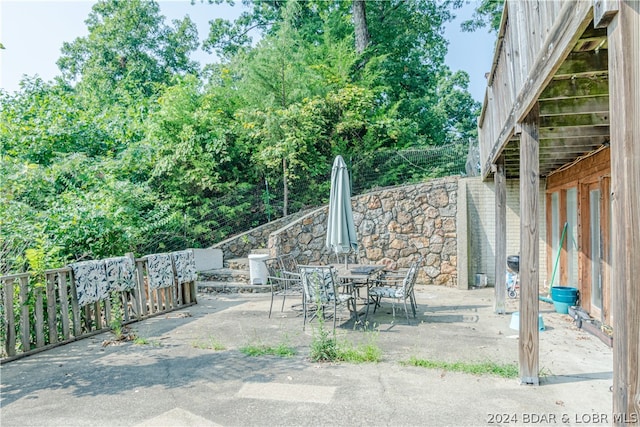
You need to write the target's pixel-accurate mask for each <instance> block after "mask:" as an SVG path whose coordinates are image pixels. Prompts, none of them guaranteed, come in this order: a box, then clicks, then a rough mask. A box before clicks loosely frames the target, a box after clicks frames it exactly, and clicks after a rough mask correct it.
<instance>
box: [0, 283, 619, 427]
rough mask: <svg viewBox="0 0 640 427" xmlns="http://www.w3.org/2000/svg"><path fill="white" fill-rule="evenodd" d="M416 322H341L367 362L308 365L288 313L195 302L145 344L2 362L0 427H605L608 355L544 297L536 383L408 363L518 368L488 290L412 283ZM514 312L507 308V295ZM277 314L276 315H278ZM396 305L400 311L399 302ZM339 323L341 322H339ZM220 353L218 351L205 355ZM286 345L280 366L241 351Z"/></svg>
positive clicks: (304, 338)
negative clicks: (375, 353) (363, 347)
mask: <svg viewBox="0 0 640 427" xmlns="http://www.w3.org/2000/svg"><path fill="white" fill-rule="evenodd" d="M416 294H417V300H418V318H417V319H412V321H411V324H410V325H407V324H406V321H405V318H404V312H403V310H402V308H401V307H400V309H399V311H397V313H396V319H395V321H394V319H393V317H392V316H391V314H390V313H391V306H390V305H389V304H385V305H383V307H382V309H381V310H380V309H379V310H378V312H377V313H376V315H375V316H370V319H369V321H370V323H371V325H372V326H373V332H366V333H363V332H362V331H360V330H354V328H353V323H352V322H351V321H347V322H344V323H342V324H341V326H340V327H339V328H338V336H339V339H340V340H348V341H350V342H353V343H357V342H364V341H367V340H368V341H372V340H373V342H375V343H376V344H377V345H378V346H379V347H380V349H381V350H382V355H383V361H382V362H380V363H377V364H372V363H365V364H351V363H335V364H334V363H313V362H311V361H309V360H308V358H307V356H308V353H309V345H310V343H311V341H312V337H313V333H314V330H317V323H316V322H315V321H314V322H313V323H312V324H311V325H312V326H311V327H307V329H306V331H305V332H303V331H302V318H301V317H299V316H298V315H297V313H295V312H293V311H288V310H285V311H284V312H283V313H280V312H279V311H278V310H277V309H275V308H274V316H273V317H272V318H271V319H268V318H267V312H268V308H269V294H217V295H215V294H200V295H198V298H199V304H197V305H195V306H191V307H188V308H186V309H183V310H179V311H175V312H172V313H169V314H165V315H162V316H158V317H155V318H150V319H147V320H144V321H142V322H140V323H134V324H132V325H131V327H132V329H134V330H135V332H136V335H137V336H138V337H139V338H141V339H144V341H146V344H143V345H140V344H134V343H133V342H125V343H117V344H110V345H106V346H103V343H104V342H105V341H108V340H110V339H111V338H112V335H111V334H110V333H104V334H100V335H96V336H94V337H91V338H87V339H84V340H80V341H77V342H73V343H71V344H68V345H65V346H61V347H58V348H55V349H52V350H49V351H45V352H42V353H39V354H36V355H33V356H30V357H26V358H23V359H20V360H16V361H13V362H10V363H5V364H3V365H2V367H1V404H2V411H1V415H0V423H1V424H2V426H5V427H7V426H29V425H33V426H58V425H60V426H62V425H64V426H86V425H93V426H103V425H104V426H212V425H221V426H247V425H261V426H264V425H296V426H297V425H427V426H441V425H456V426H459V425H496V424H507V423H508V424H516V425H523V424H532V423H542V424H546V425H556V424H557V425H559V424H566V425H579V424H582V425H584V424H589V425H593V424H601V425H609V424H611V422H612V421H613V419H612V417H613V414H611V407H612V393H611V392H610V386H611V385H612V351H611V349H610V348H609V347H607V346H606V345H604V344H603V343H602V342H601V341H600V340H599V339H598V338H596V337H594V336H592V335H590V334H589V333H587V332H585V331H583V330H581V329H578V328H576V326H575V325H574V323H573V321H572V319H571V318H570V317H569V316H568V315H562V314H558V313H556V312H555V311H554V310H553V307H552V306H551V305H549V304H546V303H543V302H541V303H540V304H541V306H540V312H541V313H542V315H543V320H544V324H545V327H546V330H545V331H542V332H540V361H541V363H540V366H541V376H540V380H541V384H540V386H537V387H534V386H523V385H519V384H518V381H517V380H516V379H504V378H500V377H494V376H488V375H482V376H477V375H471V374H464V373H457V372H445V371H442V370H439V369H425V368H418V367H411V366H405V365H403V364H401V363H400V362H402V361H405V360H407V359H409V358H410V357H412V356H414V357H416V358H420V359H430V360H439V361H448V362H455V361H459V362H483V361H492V362H499V363H514V364H516V365H517V361H518V337H517V336H518V332H517V331H515V330H513V329H510V328H509V324H510V320H511V316H510V315H502V316H500V315H496V314H494V313H493V289H492V288H483V289H474V290H468V291H466V290H458V289H454V288H446V287H436V286H417V287H416ZM509 304H510V307H509V308H510V311H509V312H511V311H516V310H517V300H510V301H509ZM278 308H279V307H278ZM396 308H397V309H398V307H396ZM344 320H346V319H344ZM214 344H215V345H217V346H221V347H224V349H223V350H214V349H211V348H208V347H214ZM260 344H264V345H269V346H277V345H278V344H286V345H289V346H293V347H295V348H296V349H297V350H298V354H297V355H296V356H294V357H290V358H279V357H275V356H261V357H250V356H246V355H245V354H243V353H241V352H240V351H239V349H240V348H241V347H243V346H246V345H260Z"/></svg>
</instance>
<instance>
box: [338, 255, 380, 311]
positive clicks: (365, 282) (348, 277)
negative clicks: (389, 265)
mask: <svg viewBox="0 0 640 427" xmlns="http://www.w3.org/2000/svg"><path fill="white" fill-rule="evenodd" d="M331 266H332V267H333V268H334V269H335V270H336V273H337V274H338V280H339V282H340V285H341V286H347V287H349V289H350V291H351V292H352V293H353V297H354V304H355V305H356V306H355V309H356V312H357V309H358V308H357V303H358V301H362V304H363V305H366V307H367V309H366V311H365V315H364V320H365V322H366V320H367V317H368V315H369V303H370V302H371V299H370V297H369V289H370V288H371V287H372V286H373V285H374V284H375V279H376V278H377V277H378V275H379V274H380V273H381V272H382V270H384V268H385V266H384V265H368V264H349V265H348V266H346V265H345V264H331ZM361 289H364V290H366V296H364V297H362V296H361V295H360V292H361Z"/></svg>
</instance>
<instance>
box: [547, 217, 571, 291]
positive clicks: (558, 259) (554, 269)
mask: <svg viewBox="0 0 640 427" xmlns="http://www.w3.org/2000/svg"><path fill="white" fill-rule="evenodd" d="M567 227H569V223H568V222H565V223H564V227H562V236H560V245H559V246H558V256H556V262H555V265H554V266H553V274H552V275H551V283H550V285H551V286H553V279H555V277H556V271H557V270H558V262H559V261H560V252H562V244H563V243H564V236H565V234H566V233H567ZM551 286H550V287H549V289H551Z"/></svg>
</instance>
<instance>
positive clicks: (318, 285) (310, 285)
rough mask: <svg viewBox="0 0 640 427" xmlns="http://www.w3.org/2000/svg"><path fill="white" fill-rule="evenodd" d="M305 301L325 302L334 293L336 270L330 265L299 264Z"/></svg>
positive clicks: (336, 281)
mask: <svg viewBox="0 0 640 427" xmlns="http://www.w3.org/2000/svg"><path fill="white" fill-rule="evenodd" d="M299 269H300V278H301V280H302V288H303V291H304V298H305V301H307V302H308V303H311V304H326V303H327V302H329V301H332V300H333V299H334V298H335V295H336V293H337V292H336V284H337V283H338V280H337V277H336V271H335V269H334V268H333V267H330V266H315V265H314V266H311V265H309V266H299Z"/></svg>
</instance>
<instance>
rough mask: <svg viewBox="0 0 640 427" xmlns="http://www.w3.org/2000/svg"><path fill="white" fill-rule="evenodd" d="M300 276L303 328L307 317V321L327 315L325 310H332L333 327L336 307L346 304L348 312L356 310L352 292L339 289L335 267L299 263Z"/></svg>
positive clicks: (356, 313) (334, 325)
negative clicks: (302, 293)
mask: <svg viewBox="0 0 640 427" xmlns="http://www.w3.org/2000/svg"><path fill="white" fill-rule="evenodd" d="M298 267H299V269H300V276H301V279H302V280H301V281H302V288H303V292H304V295H303V298H302V301H303V310H302V311H303V315H304V319H303V323H302V329H303V330H304V328H305V326H306V323H307V318H308V316H309V315H311V318H309V321H311V320H313V319H314V318H315V317H317V316H322V317H323V319H324V318H326V317H327V311H332V315H333V329H334V330H335V328H336V318H337V314H338V307H339V306H341V305H343V304H344V305H346V306H347V308H348V309H349V311H350V312H353V313H355V316H356V320H357V316H358V312H357V311H356V306H355V298H354V295H353V293H344V292H340V290H339V282H338V277H337V273H336V270H335V268H333V267H332V266H317V265H300V266H298Z"/></svg>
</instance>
